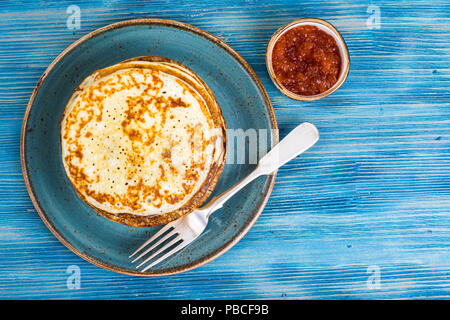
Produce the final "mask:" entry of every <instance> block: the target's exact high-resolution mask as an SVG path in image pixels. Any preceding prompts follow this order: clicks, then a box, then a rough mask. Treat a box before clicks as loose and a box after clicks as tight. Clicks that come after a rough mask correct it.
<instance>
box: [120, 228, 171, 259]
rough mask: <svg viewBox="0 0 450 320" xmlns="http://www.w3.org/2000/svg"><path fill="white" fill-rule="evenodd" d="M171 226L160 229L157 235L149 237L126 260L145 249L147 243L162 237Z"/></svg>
mask: <svg viewBox="0 0 450 320" xmlns="http://www.w3.org/2000/svg"><path fill="white" fill-rule="evenodd" d="M171 227H172V226H171V225H166V226H165V227H164V228H161V229H160V230H159V231H158V232H157V233H155V235H154V236H153V237H151V238H150V239H148V240H147V241H145V242H144V243H143V244H142V245H141V246H140V247H139V248H138V249H137V250H136V251H135V252H133V253H132V254H131V255H130V256H129V257H128V258H132V257H133V256H134V255H135V254H136V253H138V252H139V251H141V250H142V249H143V248H145V247H146V246H147V245H148V244H149V243H152V242H153V241H155V240H156V239H157V238H158V237H159V236H161V235H163V234H164V233H166V232H167V231H168V230H169V229H170V228H171Z"/></svg>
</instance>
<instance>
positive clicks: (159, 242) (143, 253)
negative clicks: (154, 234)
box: [131, 229, 178, 263]
mask: <svg viewBox="0 0 450 320" xmlns="http://www.w3.org/2000/svg"><path fill="white" fill-rule="evenodd" d="M173 235H176V237H178V233H177V232H176V230H175V229H173V230H171V231H169V232H168V233H166V234H165V235H164V236H162V237H161V238H160V239H159V240H158V241H156V242H155V243H154V244H152V245H151V247H150V248H148V249H145V251H144V252H142V253H141V254H140V255H139V256H137V257H136V258H134V259H133V261H131V263H135V262H136V261H137V260H139V259H140V258H142V257H143V256H145V255H146V254H147V253H149V252H150V251H152V250H153V249H155V248H156V247H157V246H159V245H161V244H162V243H163V242H164V241H167V240H168V239H170V237H172V236H173ZM176 237H175V238H176ZM164 247H165V246H164Z"/></svg>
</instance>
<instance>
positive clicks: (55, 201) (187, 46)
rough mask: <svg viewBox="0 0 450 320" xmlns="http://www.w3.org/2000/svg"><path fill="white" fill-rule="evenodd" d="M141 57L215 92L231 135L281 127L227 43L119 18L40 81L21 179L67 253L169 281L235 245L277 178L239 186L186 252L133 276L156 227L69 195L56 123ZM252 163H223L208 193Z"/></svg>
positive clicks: (272, 137) (182, 27)
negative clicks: (96, 76) (98, 77)
mask: <svg viewBox="0 0 450 320" xmlns="http://www.w3.org/2000/svg"><path fill="white" fill-rule="evenodd" d="M137 56H163V57H166V58H170V59H173V60H175V61H178V62H180V63H182V64H184V65H186V66H187V67H189V68H191V69H192V70H193V71H194V72H196V73H197V74H198V75H199V76H200V77H201V78H202V79H203V80H204V81H205V82H206V84H207V85H208V86H209V87H210V88H211V90H212V91H213V93H214V95H215V97H216V99H217V101H218V103H219V105H220V107H221V109H222V113H223V116H224V118H225V121H226V123H227V126H228V128H229V129H230V128H232V129H233V128H242V129H244V130H246V129H248V128H254V129H276V128H277V124H276V120H275V116H274V112H273V109H272V106H271V104H270V100H269V98H268V96H267V94H266V92H265V90H264V87H263V86H262V84H261V82H260V81H259V79H258V77H257V76H256V74H255V73H254V72H253V70H252V69H251V68H250V66H249V65H248V64H247V63H246V62H245V61H244V59H242V58H241V57H240V56H239V55H238V54H237V53H236V52H235V51H234V50H233V49H231V48H230V47H229V46H228V45H227V44H225V43H224V42H223V41H221V40H220V39H218V38H216V37H215V36H213V35H211V34H209V33H207V32H205V31H202V30H200V29H198V28H195V27H192V26H189V25H186V24H182V23H179V22H175V21H168V20H154V19H140V20H132V21H124V22H120V23H116V24H113V25H110V26H107V27H104V28H101V29H99V30H96V31H94V32H92V33H90V34H88V35H86V36H84V37H83V38H81V39H80V40H79V41H77V42H75V43H74V44H72V45H71V46H70V47H69V48H67V49H66V50H65V51H64V52H63V53H62V54H61V55H60V56H59V57H58V58H56V60H55V61H54V62H53V63H52V64H51V65H50V66H49V67H48V69H47V70H46V71H45V73H44V74H43V75H42V77H41V79H40V80H39V82H38V84H37V85H36V88H35V90H34V92H33V94H32V96H31V99H30V102H29V104H28V107H27V111H26V114H25V119H24V123H23V128H22V140H21V157H22V167H23V174H24V177H25V182H26V185H27V188H28V192H29V193H30V196H31V199H32V201H33V203H34V205H35V207H36V210H37V211H38V213H39V215H40V216H41V218H42V220H43V221H44V222H45V224H46V225H47V226H48V228H49V229H50V230H51V231H52V232H53V233H54V234H55V236H56V237H57V238H58V239H59V240H60V241H61V242H62V243H64V244H65V245H66V246H67V247H68V248H69V249H71V250H72V251H73V252H75V253H76V254H78V255H80V256H81V257H83V258H84V259H86V260H88V261H90V262H92V263H94V264H96V265H99V266H101V267H104V268H106V269H110V270H113V271H117V272H121V273H126V274H136V275H166V274H173V273H178V272H182V271H186V270H189V269H192V268H195V267H198V266H200V265H202V264H205V263H207V262H209V261H211V260H213V259H214V258H216V257H218V256H219V255H220V254H222V253H224V252H225V251H226V250H228V249H229V248H231V247H232V246H233V245H234V244H236V243H237V242H238V241H239V239H241V238H242V237H243V236H244V234H245V233H246V232H247V231H248V230H249V229H250V227H251V226H252V225H253V223H254V222H255V221H256V219H257V218H258V216H259V214H260V213H261V211H262V209H263V207H264V205H265V204H266V202H267V199H268V198H269V195H270V192H271V190H272V187H273V183H274V180H275V175H272V176H267V177H260V178H258V179H257V180H255V181H254V182H252V183H251V184H250V185H248V186H247V187H246V188H245V189H243V190H242V191H241V192H240V193H239V194H238V195H236V196H235V197H234V198H233V199H232V200H230V201H229V202H228V203H227V204H226V205H225V207H224V208H222V209H221V210H219V211H218V212H216V213H215V214H214V215H213V216H212V217H211V219H210V222H209V225H208V227H207V229H206V230H205V232H204V233H203V234H202V235H201V236H200V237H199V239H198V240H196V241H195V242H194V243H192V244H191V245H189V246H188V247H187V248H185V249H184V250H182V251H181V252H179V253H177V254H176V255H175V256H172V257H171V258H169V259H167V260H166V261H164V262H163V263H161V264H159V265H158V266H156V267H155V268H154V269H153V270H150V271H148V272H147V273H144V274H142V273H140V272H137V271H136V269H135V267H134V265H132V264H131V263H130V260H129V259H128V255H129V254H130V253H131V252H132V251H134V250H135V249H136V248H137V247H138V246H139V245H140V244H141V243H142V242H143V241H145V240H147V239H148V238H149V237H150V236H151V235H152V234H154V233H155V232H156V231H158V230H159V228H160V227H153V228H136V227H129V226H125V225H122V224H119V223H116V222H112V221H110V220H108V219H106V218H104V217H102V216H100V215H98V214H97V213H96V212H95V211H94V210H93V209H91V208H90V207H89V206H88V205H86V204H85V203H84V202H83V201H82V200H81V199H80V198H79V197H78V196H77V194H76V193H75V190H74V189H73V187H72V185H71V183H70V181H69V180H68V178H67V176H66V174H65V172H64V168H63V165H62V161H61V150H60V148H61V147H60V120H61V116H62V113H63V110H64V108H65V105H66V103H67V101H68V99H69V98H70V96H71V95H72V93H73V92H74V90H75V88H76V87H77V86H78V85H79V84H80V83H81V82H82V81H83V79H84V78H86V77H87V76H88V75H90V74H92V73H93V72H94V71H96V70H98V69H102V68H105V67H108V66H111V65H113V64H116V63H118V62H120V61H123V60H126V59H130V58H133V57H137ZM269 133H270V134H269V138H268V139H269V145H272V146H273V145H274V144H276V143H277V142H278V135H277V134H276V133H273V132H272V131H269ZM230 151H232V150H230ZM247 162H248V161H247ZM254 166H255V165H250V164H241V165H239V164H226V165H225V168H224V170H223V173H222V175H221V177H220V181H219V183H218V184H217V186H216V188H215V191H214V194H219V193H222V192H223V191H225V190H226V189H227V188H229V187H231V186H232V185H234V184H235V183H236V182H238V181H239V180H241V179H242V178H243V177H244V176H246V175H247V174H248V173H249V172H250V171H251V170H252V169H253V168H254ZM214 194H213V195H212V196H214Z"/></svg>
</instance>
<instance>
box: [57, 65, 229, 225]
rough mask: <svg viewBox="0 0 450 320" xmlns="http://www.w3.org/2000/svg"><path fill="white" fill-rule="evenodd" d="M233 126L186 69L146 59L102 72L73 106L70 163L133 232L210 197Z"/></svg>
mask: <svg viewBox="0 0 450 320" xmlns="http://www.w3.org/2000/svg"><path fill="white" fill-rule="evenodd" d="M225 129H226V125H225V121H224V119H223V117H222V114H221V111H220V108H219V106H218V104H217V102H216V100H215V98H214V96H213V94H212V92H211V90H210V89H209V88H208V87H207V86H206V84H205V83H204V82H203V81H202V80H201V79H200V78H199V77H198V76H197V75H196V74H195V73H194V72H193V71H191V70H189V69H187V68H186V67H185V66H183V65H181V64H179V63H176V62H174V61H172V60H168V59H165V58H161V57H139V58H135V59H131V60H127V61H124V62H121V63H119V64H116V65H114V66H111V67H108V68H105V69H102V70H98V71H96V72H94V73H93V74H92V75H90V76H89V77H87V78H86V79H85V80H84V81H83V82H82V84H81V85H80V86H79V87H78V88H77V90H76V91H75V93H74V94H73V95H72V97H71V99H70V100H69V102H68V104H67V106H66V109H65V111H64V114H63V118H62V122H61V147H62V160H63V164H64V168H65V170H66V173H67V175H68V177H69V179H70V181H71V182H72V184H73V186H74V188H75V190H76V191H77V193H78V194H79V196H80V197H81V198H82V199H83V200H84V201H85V202H86V203H87V204H89V205H90V206H91V207H93V208H94V209H95V210H96V211H97V212H98V213H100V214H102V215H104V216H105V217H107V218H109V219H111V220H113V221H117V222H120V223H123V224H127V225H130V226H155V225H160V224H165V223H168V222H170V221H173V220H175V219H178V218H180V217H182V216H183V215H185V214H187V213H189V212H191V211H193V210H194V209H196V208H198V207H199V206H201V205H202V204H203V203H204V201H205V200H206V199H207V198H208V196H209V195H210V193H211V191H212V190H213V188H214V186H215V184H216V183H217V181H218V179H219V176H220V173H221V171H222V168H223V164H224V161H225Z"/></svg>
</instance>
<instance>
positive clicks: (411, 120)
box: [0, 0, 450, 299]
mask: <svg viewBox="0 0 450 320" xmlns="http://www.w3.org/2000/svg"><path fill="white" fill-rule="evenodd" d="M71 4H73V3H71V2H70V1H69V2H63V1H55V2H49V3H47V4H42V3H39V4H38V3H36V2H35V1H26V2H24V3H23V4H20V6H19V5H16V4H14V2H0V81H1V83H2V86H0V142H1V143H2V148H0V173H1V174H0V213H1V215H0V217H1V220H2V223H1V226H0V298H102V299H108V298H138V299H141V298H142V299H144V298H174V299H182V298H192V299H205V298H210V299H217V298H220V299H227V298H228V299H239V298H247V299H253V298H264V299H266V298H274V299H292V298H305V299H309V298H319V299H346V298H347V299H351V298H354V299H361V298H384V299H391V298H395V299H406V298H436V299H438V298H447V299H448V298H449V297H450V283H449V281H450V278H449V274H450V265H449V262H450V250H449V243H450V241H449V240H450V230H449V226H450V214H449V213H450V170H449V169H450V139H449V137H450V130H449V129H450V103H449V98H450V90H449V85H450V44H449V40H450V37H449V35H450V5H449V4H448V3H447V2H446V1H432V2H429V1H422V0H420V1H418V0H416V1H386V0H385V1H376V2H372V1H344V0H335V1H328V2H326V3H323V2H321V3H318V2H316V1H312V0H310V1H302V2H301V3H299V2H298V1H273V0H272V1H231V0H226V1H209V2H208V4H205V3H204V2H201V1H190V2H186V3H180V2H179V1H176V2H174V1H152V2H149V3H142V2H129V1H113V0H110V1H86V0H83V1H77V3H76V4H77V5H78V6H79V7H80V8H81V14H82V17H81V29H80V30H68V29H67V27H66V18H67V14H66V8H67V7H68V6H69V5H71ZM373 4H375V5H377V6H378V7H379V8H380V12H381V26H380V29H368V28H367V25H366V21H367V19H368V17H369V13H368V12H367V8H368V6H369V5H373ZM139 17H158V18H168V19H173V20H179V21H182V22H187V23H190V24H192V25H195V26H197V27H200V28H203V29H205V30H206V31H209V32H211V33H213V34H215V35H218V36H219V37H221V38H222V39H224V40H225V41H227V42H228V43H229V44H230V45H231V46H232V47H233V48H235V49H236V50H237V51H238V52H239V53H240V54H241V55H242V56H243V57H244V58H245V59H246V60H247V61H248V62H249V63H250V64H251V66H252V67H253V68H254V69H255V71H256V72H257V74H258V76H259V77H260V78H261V80H262V81H263V84H264V86H265V87H266V89H267V91H268V93H269V95H270V98H271V100H272V102H273V104H274V107H275V111H276V116H277V120H278V122H279V126H280V134H281V136H284V135H286V134H287V133H288V132H289V130H290V129H292V128H293V127H294V126H295V125H296V124H298V123H299V122H301V121H310V122H313V123H315V124H316V125H317V126H318V128H319V129H320V131H321V140H320V142H319V143H318V144H317V145H316V146H315V147H314V148H313V149H311V150H310V151H308V152H307V153H306V154H305V155H304V156H302V157H300V158H297V159H295V160H294V161H292V162H290V163H289V164H288V165H286V166H285V167H283V168H282V169H281V170H280V172H279V175H278V178H277V182H276V185H275V188H274V192H273V194H272V196H271V198H270V200H269V203H268V205H267V207H266V209H265V210H264V212H263V214H262V216H261V218H260V219H259V220H258V222H257V223H256V224H255V226H254V227H253V228H252V230H251V231H250V232H249V233H248V234H247V236H246V237H244V239H243V240H242V241H240V242H239V243H238V245H236V246H235V247H234V248H233V249H232V250H230V251H229V252H228V253H226V254H225V255H223V256H222V257H220V258H219V259H217V260H215V261H213V262H212V263H210V264H208V265H206V266H203V267H201V268H198V269H196V270H193V271H190V272H187V273H185V274H181V275H176V276H171V277H167V278H158V279H142V278H135V277H130V276H124V275H119V274H115V273H112V272H109V271H106V270H103V269H100V268H98V267H96V266H93V265H91V264H89V263H87V262H85V261H84V260H82V259H80V258H78V257H77V256H76V255H74V254H73V253H71V252H70V251H69V250H67V249H66V248H65V247H64V246H63V245H62V244H60V243H59V242H58V241H57V240H56V239H55V238H54V237H53V236H52V235H51V233H50V232H49V231H48V230H47V228H46V227H45V226H44V224H43V223H42V221H41V220H40V218H39V216H38V215H37V214H36V212H35V210H34V208H33V206H32V204H31V201H30V200H29V197H28V194H27V192H26V189H25V186H24V182H23V178H22V175H21V169H20V157H19V143H20V141H19V139H20V128H21V123H22V118H23V113H24V111H25V107H26V104H27V101H28V99H29V96H30V94H31V91H32V89H33V87H34V85H35V84H36V82H37V80H38V79H39V77H40V75H41V74H42V72H43V71H44V70H45V68H46V67H47V66H48V64H50V63H51V61H52V60H53V59H54V58H55V57H56V56H57V55H58V54H59V53H60V52H61V51H62V50H63V49H64V48H65V47H67V46H68V45H69V44H70V43H72V42H73V41H75V40H77V39H79V38H80V37H81V36H83V35H85V34H87V33H88V32H90V31H92V30H95V29H96V28H99V27H102V26H104V25H107V24H109V23H113V22H117V21H121V20H125V19H132V18H139ZM300 17H318V18H322V19H326V20H328V21H330V22H332V23H333V24H334V25H335V26H336V27H337V28H338V29H339V30H340V31H341V33H342V35H343V36H344V38H345V40H346V42H347V45H348V48H349V50H350V55H351V70H350V75H349V77H348V79H347V81H346V83H345V84H344V85H343V87H342V88H341V89H339V90H338V91H337V92H336V93H335V94H333V95H332V96H330V97H328V98H326V99H322V100H319V101H316V102H310V103H303V102H298V101H293V100H290V99H288V98H286V97H284V96H283V95H281V94H280V92H279V91H278V90H277V89H276V88H275V87H274V85H273V84H272V82H271V81H270V79H269V77H268V74H267V71H266V68H265V57H264V53H265V45H266V44H267V42H268V40H269V38H270V36H271V34H272V33H273V32H274V31H275V30H276V29H277V28H278V27H280V26H281V25H283V24H285V23H287V22H289V21H291V20H294V19H297V18H300ZM262 252H264V254H261V253H262ZM70 265H77V266H79V267H80V269H81V288H80V289H79V290H70V289H68V288H67V285H66V280H67V277H68V275H67V273H66V269H67V267H68V266H70ZM369 266H377V267H379V268H380V269H379V270H380V276H381V278H380V279H381V283H380V288H371V287H370V286H368V285H367V280H368V278H369V276H370V275H371V274H370V272H369V273H367V271H368V267H369Z"/></svg>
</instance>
